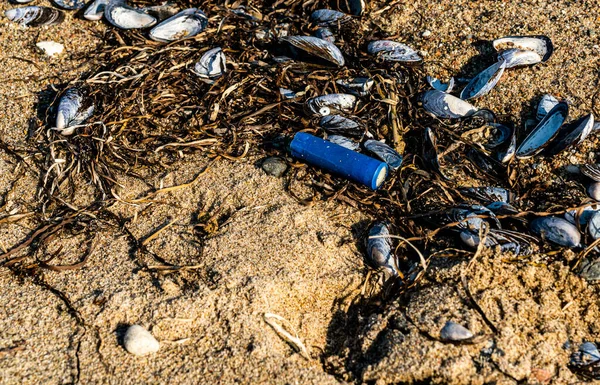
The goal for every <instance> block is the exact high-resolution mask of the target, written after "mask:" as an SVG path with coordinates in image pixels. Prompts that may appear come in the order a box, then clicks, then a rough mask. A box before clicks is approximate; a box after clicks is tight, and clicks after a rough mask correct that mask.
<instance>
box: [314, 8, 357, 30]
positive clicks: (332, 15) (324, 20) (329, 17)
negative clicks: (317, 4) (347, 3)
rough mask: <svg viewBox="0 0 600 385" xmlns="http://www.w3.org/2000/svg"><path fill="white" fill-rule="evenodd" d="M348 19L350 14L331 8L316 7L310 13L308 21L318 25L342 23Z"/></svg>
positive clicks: (326, 25) (327, 25)
mask: <svg viewBox="0 0 600 385" xmlns="http://www.w3.org/2000/svg"><path fill="white" fill-rule="evenodd" d="M350 20H351V17H350V15H347V14H345V13H344V12H340V11H335V10H333V9H317V10H316V11H314V12H313V13H312V14H311V15H310V21H311V22H312V23H314V24H316V25H318V26H320V27H329V26H334V25H338V24H343V23H346V22H348V21H350Z"/></svg>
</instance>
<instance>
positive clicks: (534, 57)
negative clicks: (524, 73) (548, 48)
mask: <svg viewBox="0 0 600 385" xmlns="http://www.w3.org/2000/svg"><path fill="white" fill-rule="evenodd" d="M498 60H504V61H505V62H506V68H514V67H520V66H527V65H533V64H537V63H539V62H541V61H542V57H541V56H540V55H538V54H537V53H536V52H534V51H529V50H522V49H518V48H511V49H507V50H506V51H502V52H500V54H499V55H498Z"/></svg>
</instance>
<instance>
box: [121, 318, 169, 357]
mask: <svg viewBox="0 0 600 385" xmlns="http://www.w3.org/2000/svg"><path fill="white" fill-rule="evenodd" d="M123 346H124V347H125V350H127V351H128V352H129V353H131V354H133V355H136V356H144V355H146V354H151V353H156V352H157V351H158V349H159V348H160V343H159V342H158V341H157V340H156V338H154V336H153V335H152V334H150V332H149V331H148V330H146V329H144V328H143V327H141V326H140V325H131V326H130V327H129V329H127V331H126V332H125V337H124V338H123Z"/></svg>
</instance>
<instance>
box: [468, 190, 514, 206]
mask: <svg viewBox="0 0 600 385" xmlns="http://www.w3.org/2000/svg"><path fill="white" fill-rule="evenodd" d="M458 191H460V193H461V194H463V195H466V196H468V197H470V198H473V199H477V200H478V201H480V202H482V203H484V204H486V205H487V204H489V203H491V202H505V203H509V202H512V201H514V200H515V198H516V195H515V193H513V192H512V191H510V190H507V189H505V188H502V187H462V188H459V189H458Z"/></svg>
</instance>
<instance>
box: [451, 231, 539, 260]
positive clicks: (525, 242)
mask: <svg viewBox="0 0 600 385" xmlns="http://www.w3.org/2000/svg"><path fill="white" fill-rule="evenodd" d="M478 234H479V233H477V234H476V233H474V232H472V231H469V230H463V231H461V233H460V239H461V240H462V241H463V242H464V243H465V244H466V245H467V246H470V247H472V248H476V247H477V246H479V243H480V239H479V235H478ZM537 241H538V240H537V239H536V238H535V237H532V236H531V235H527V234H523V233H520V232H517V231H511V230H502V229H490V231H489V232H488V235H487V237H486V242H485V246H486V247H495V246H500V250H501V251H502V252H510V253H513V254H515V255H530V254H531V253H532V252H533V245H534V244H535V243H537Z"/></svg>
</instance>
